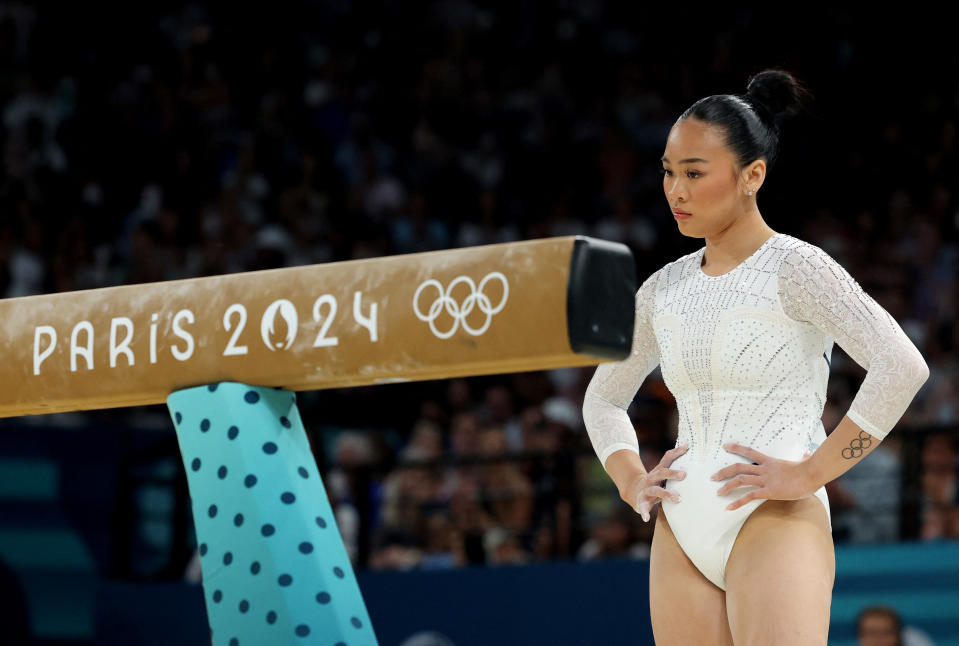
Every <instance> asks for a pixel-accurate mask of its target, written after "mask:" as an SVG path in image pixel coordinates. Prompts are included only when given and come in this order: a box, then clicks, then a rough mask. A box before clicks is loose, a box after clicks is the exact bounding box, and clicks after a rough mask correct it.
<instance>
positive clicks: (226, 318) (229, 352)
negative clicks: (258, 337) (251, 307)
mask: <svg viewBox="0 0 959 646" xmlns="http://www.w3.org/2000/svg"><path fill="white" fill-rule="evenodd" d="M234 313H236V314H239V315H240V322H239V323H238V324H237V326H236V331H234V332H233V336H231V337H230V342H229V343H227V344H226V350H224V351H223V356H224V357H231V356H236V355H239V354H246V353H247V352H248V351H249V348H248V347H246V346H245V345H237V344H236V342H237V341H238V340H239V338H240V334H241V333H242V332H243V328H244V327H245V326H246V308H245V307H243V306H242V305H240V304H239V303H234V304H233V305H230V307H229V308H227V310H226V314H224V315H223V327H225V328H226V331H227V332H229V331H230V328H231V327H233V324H232V323H230V319H231V318H233V314H234Z"/></svg>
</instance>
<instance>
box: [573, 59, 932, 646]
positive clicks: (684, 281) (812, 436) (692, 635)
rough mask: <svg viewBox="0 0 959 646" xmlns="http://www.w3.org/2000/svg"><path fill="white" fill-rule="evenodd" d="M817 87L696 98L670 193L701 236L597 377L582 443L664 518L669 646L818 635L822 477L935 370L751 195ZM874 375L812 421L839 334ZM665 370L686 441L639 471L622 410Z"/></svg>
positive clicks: (831, 567)
mask: <svg viewBox="0 0 959 646" xmlns="http://www.w3.org/2000/svg"><path fill="white" fill-rule="evenodd" d="M808 99H809V94H808V92H807V91H806V90H805V88H803V87H802V85H801V84H799V83H798V82H797V80H796V79H795V78H794V77H793V76H792V75H791V74H789V73H788V72H784V71H781V70H765V71H763V72H761V73H759V74H757V75H756V76H754V77H753V78H751V79H750V80H749V83H748V87H747V91H746V94H745V95H742V96H733V95H714V96H708V97H706V98H703V99H701V100H699V101H697V102H696V103H695V104H693V105H692V107H690V108H689V109H688V110H687V111H686V112H684V113H683V114H682V116H680V117H679V119H678V120H677V121H676V123H675V124H674V125H673V127H672V128H671V130H670V132H669V136H668V138H667V140H666V149H665V153H664V155H663V158H662V163H663V175H664V177H663V190H664V191H665V193H666V198H667V200H668V201H669V205H670V208H671V209H672V212H673V214H674V218H675V220H676V225H677V227H678V228H679V232H680V233H682V234H683V235H685V236H689V237H693V238H704V239H705V241H706V244H705V246H703V247H701V248H700V249H699V250H697V251H694V252H693V253H691V254H688V255H686V256H683V257H681V258H679V259H678V260H675V261H673V262H670V263H669V264H667V265H665V266H664V267H662V268H661V269H659V270H657V271H656V272H655V273H653V274H652V275H651V276H650V277H649V278H648V279H647V280H646V281H644V282H643V283H642V285H641V286H640V288H639V290H638V291H637V293H636V324H635V325H636V327H635V336H634V339H633V350H632V353H631V355H630V356H629V357H628V358H627V359H624V360H623V361H619V362H611V363H604V364H600V365H599V366H598V367H597V368H596V372H595V373H594V375H593V377H592V379H591V381H590V383H589V386H588V388H587V391H586V397H585V399H584V403H583V418H584V422H585V424H586V428H587V431H588V432H589V437H590V441H591V442H592V445H593V448H594V449H595V451H596V455H597V457H598V458H599V460H600V462H601V463H602V464H603V466H604V467H605V469H606V472H607V473H608V474H609V476H610V477H611V478H612V480H613V481H614V482H615V483H616V486H617V488H618V489H619V493H620V496H621V497H622V499H623V500H624V501H625V502H626V503H627V504H629V505H630V506H631V507H632V508H633V509H634V510H635V511H636V512H637V513H639V514H640V515H641V516H642V517H643V519H644V520H646V521H648V520H649V519H650V512H651V509H652V507H653V506H654V505H655V504H656V503H657V502H661V503H662V512H663V513H659V514H657V515H656V524H655V528H654V533H653V542H652V547H651V554H650V564H649V599H650V617H651V621H652V626H653V634H654V636H655V638H656V643H657V644H658V645H659V646H672V645H674V644H675V645H681V646H688V645H690V644H697V645H699V644H722V645H731V644H733V643H734V642H735V644H736V646H747V645H752V644H757V645H758V644H762V645H764V646H766V645H769V644H776V645H777V646H790V645H793V644H795V645H797V646H799V645H801V646H810V645H813V644H823V645H825V644H826V640H827V635H828V630H829V608H830V603H831V600H832V586H833V579H834V574H835V554H834V550H833V543H832V533H831V519H830V513H829V500H828V498H827V497H826V490H825V486H824V485H825V484H826V483H827V482H830V481H831V480H833V479H834V478H837V477H839V476H840V475H841V474H843V473H844V472H845V471H847V470H848V469H850V468H851V467H852V466H854V465H855V464H856V463H858V462H859V461H860V460H862V459H864V458H865V457H866V456H867V455H869V453H870V452H871V451H872V450H874V449H875V448H876V446H878V445H879V442H880V441H881V440H882V439H883V437H885V435H886V434H887V433H888V432H889V431H890V430H891V429H892V428H893V426H894V425H895V424H896V422H897V421H898V420H899V419H900V417H901V416H902V414H903V413H904V412H905V410H906V408H907V407H908V405H909V403H910V402H911V401H912V399H913V397H914V396H915V394H916V392H917V391H918V390H919V388H920V387H921V386H922V384H923V383H924V382H925V381H926V379H927V378H928V376H929V369H928V367H927V365H926V362H925V361H924V360H923V357H922V355H921V354H920V353H919V351H918V350H917V349H916V347H915V346H914V345H913V344H912V342H911V341H910V340H909V338H908V337H907V336H906V335H905V334H904V333H903V331H902V328H901V327H900V326H899V325H898V324H897V323H896V321H895V320H894V319H893V318H892V317H891V316H890V315H889V313H888V312H886V311H885V310H884V309H883V308H882V307H881V306H880V305H879V304H878V303H876V301H875V300H873V299H872V298H871V297H870V296H869V295H868V294H867V293H866V292H864V291H863V289H862V288H861V287H860V286H859V284H858V283H857V282H856V281H855V280H854V279H853V278H852V277H851V276H850V275H849V273H848V272H847V271H846V270H845V269H844V268H843V267H842V266H841V265H839V264H838V263H837V262H836V261H835V260H834V259H833V258H832V257H830V256H829V255H828V254H827V253H826V252H825V251H823V250H822V249H820V248H819V247H817V246H815V245H813V244H810V243H808V242H805V241H803V240H800V239H798V238H795V237H793V236H790V235H787V234H784V233H778V232H776V231H773V229H771V228H770V227H769V225H768V224H766V222H765V221H764V220H763V216H762V215H761V214H760V212H759V208H758V207H757V205H756V195H757V193H758V192H759V189H760V188H761V187H762V185H763V181H764V180H765V178H766V173H767V171H768V170H769V169H771V168H772V166H773V163H774V161H775V158H776V153H777V149H778V141H779V124H780V123H782V120H783V118H784V116H785V115H789V114H793V113H796V112H798V111H799V110H801V109H803V108H804V107H805V106H806V104H807V102H808ZM834 342H835V343H838V344H839V346H840V347H841V348H842V349H843V350H844V351H846V352H847V353H848V354H849V356H850V357H852V359H854V360H855V361H856V362H857V363H858V364H860V365H861V366H863V368H865V369H866V370H867V374H866V377H865V379H864V380H863V382H862V385H861V386H860V388H859V391H858V392H857V393H856V396H855V398H854V399H853V401H852V404H851V405H850V407H849V410H848V412H847V413H846V415H845V416H844V417H843V419H842V421H841V422H840V423H839V424H838V425H837V426H836V428H834V429H833V431H832V433H830V434H829V436H828V437H827V436H826V433H825V429H824V428H823V424H822V421H821V417H822V413H823V406H824V404H825V400H826V383H827V381H828V378H829V364H830V357H831V354H832V347H833V343H834ZM657 365H659V366H660V369H661V371H662V376H663V380H664V382H665V383H666V386H667V387H668V388H669V390H670V391H671V392H672V394H673V395H674V396H675V398H676V405H677V408H678V412H679V425H678V426H679V428H678V437H677V441H676V447H675V448H673V449H671V450H669V451H668V452H667V453H666V454H665V455H664V457H663V459H662V460H661V461H660V462H659V464H657V465H656V466H655V467H653V468H652V469H650V470H647V469H646V467H645V465H644V464H643V462H642V459H641V458H640V455H639V448H638V442H637V439H636V433H635V431H634V429H633V427H632V424H631V423H630V421H629V418H628V417H627V414H626V409H627V408H628V406H629V404H630V402H631V401H632V399H633V397H634V396H635V394H636V391H637V390H638V389H639V386H640V384H641V383H642V382H643V380H644V379H645V378H646V376H647V375H648V374H649V373H650V372H651V371H652V370H653V369H654V368H655V367H656V366H657Z"/></svg>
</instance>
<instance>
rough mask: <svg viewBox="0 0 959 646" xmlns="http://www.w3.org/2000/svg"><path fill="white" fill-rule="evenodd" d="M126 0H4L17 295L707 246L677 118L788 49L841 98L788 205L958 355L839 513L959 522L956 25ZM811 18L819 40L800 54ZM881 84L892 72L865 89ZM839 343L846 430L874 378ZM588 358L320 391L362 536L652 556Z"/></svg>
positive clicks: (851, 485) (1, 138)
mask: <svg viewBox="0 0 959 646" xmlns="http://www.w3.org/2000/svg"><path fill="white" fill-rule="evenodd" d="M619 4H622V3H619ZM111 11H112V12H113V13H112V14H111V17H110V19H108V20H107V19H101V18H100V17H98V16H97V15H95V12H91V11H90V10H89V8H87V7H86V6H84V5H82V4H73V5H67V6H63V5H55V6H54V5H50V6H40V7H37V6H34V5H32V4H25V3H16V2H12V3H4V4H3V5H0V109H2V115H0V116H2V128H0V296H3V297H6V298H14V297H19V296H27V295H31V294H40V293H50V292H59V291H67V290H78V289H87V288H95V287H103V286H111V285H120V284H130V283H140V282H149V281H162V280H171V279H178V278H187V277H194V276H205V275H215V274H222V273H228V272H238V271H249V270H257V269H267V268H275V267H284V266H294V265H302V264H311V263H323V262H330V261H340V260H351V259H359V258H367V257H374V256H384V255H392V254H405V253H414V252H423V251H430V250H437V249H446V248H453V247H462V246H470V245H480V244H489V243H497V242H507V241H513V240H525V239H531V238H542V237H548V236H559V235H570V234H585V235H591V236H595V237H599V238H603V239H607V240H615V241H619V242H623V243H625V244H627V245H629V247H630V248H631V249H632V250H633V253H634V256H635V258H636V264H637V274H638V275H639V277H640V278H642V277H644V276H647V275H649V274H650V273H651V272H652V271H654V270H655V269H657V268H659V267H661V266H662V265H663V264H665V263H666V262H668V261H670V260H673V259H675V258H677V257H678V256H680V255H683V254H685V253H688V252H690V251H692V250H694V249H696V248H698V247H699V246H701V244H702V241H701V240H692V239H686V238H684V237H683V236H682V235H680V234H679V233H678V232H677V231H676V230H675V224H674V222H673V220H672V217H671V216H670V214H669V211H668V208H667V204H666V201H665V199H664V198H663V195H662V185H661V178H660V175H659V172H658V171H659V167H660V164H659V162H658V158H659V156H660V155H661V154H662V148H663V145H664V141H665V136H666V133H667V132H668V130H669V127H670V125H671V124H672V123H673V121H674V120H675V118H676V117H677V116H678V115H679V114H680V113H681V112H682V111H683V110H684V109H685V108H686V107H688V105H690V104H691V103H692V102H693V101H695V100H696V99H698V98H700V97H701V96H704V95H706V94H711V93H741V92H743V91H744V90H745V83H746V80H747V78H748V75H749V74H750V73H754V72H756V71H759V69H762V68H763V67H766V66H770V65H786V66H787V67H789V69H791V70H792V71H794V72H795V73H796V74H797V75H798V76H799V77H800V78H801V79H803V80H804V81H805V82H806V83H807V85H809V86H810V88H811V89H812V90H813V92H814V94H815V95H816V96H817V97H818V99H819V104H818V106H819V107H818V112H817V113H816V114H814V115H811V116H809V117H807V118H806V119H805V120H798V121H797V122H796V123H795V124H793V125H791V126H790V127H791V128H792V130H788V129H787V130H786V133H785V135H784V140H783V151H782V155H781V161H780V162H779V163H778V165H777V166H776V167H775V168H773V169H772V172H771V173H770V176H769V181H768V182H767V185H765V186H764V187H763V191H762V193H761V194H760V196H759V206H760V209H761V210H762V212H763V214H764V217H765V218H766V220H767V222H769V224H770V225H771V226H772V227H773V228H774V229H777V230H780V231H783V232H786V233H789V234H792V235H796V236H798V237H801V238H803V239H805V240H808V241H810V242H812V243H814V244H817V245H819V246H821V247H823V248H824V249H825V250H826V251H827V252H829V253H830V254H831V255H833V256H834V257H835V258H836V259H837V260H839V261H840V262H841V263H842V264H843V266H844V267H846V268H847V269H848V270H849V271H850V273H851V274H852V275H853V276H854V277H855V278H857V280H859V282H860V283H861V284H862V285H863V287H864V288H865V289H866V291H867V292H869V293H870V294H871V295H872V296H873V297H874V298H876V300H877V301H879V302H880V304H882V305H883V306H884V307H885V308H886V309H887V310H888V311H889V312H890V313H891V314H892V315H893V317H894V318H895V319H896V320H897V321H899V322H900V324H901V325H902V326H903V328H904V330H905V331H906V333H907V334H908V335H909V336H910V338H912V340H913V341H914V342H915V343H916V345H917V347H919V349H920V350H921V351H922V353H923V355H924V357H925V358H926V360H927V362H928V363H929V366H930V368H931V371H932V374H931V377H930V379H929V381H928V382H927V383H926V384H925V385H924V387H923V389H922V390H921V391H920V393H919V395H918V396H917V399H916V401H915V402H914V404H913V405H912V406H911V407H910V409H909V411H907V413H906V415H905V417H904V418H903V420H902V422H901V424H900V426H901V427H903V428H905V427H908V428H915V427H930V426H932V427H942V430H941V431H938V432H931V433H928V434H925V435H923V438H924V439H923V441H922V442H921V443H920V444H921V449H920V450H921V457H920V463H921V465H922V469H921V473H920V474H918V475H916V474H910V473H906V472H905V471H904V468H903V465H904V463H905V462H904V452H905V451H906V450H907V449H908V447H912V446H915V445H916V443H915V442H911V443H910V442H907V441H905V440H904V439H903V438H902V437H901V436H900V435H899V434H897V433H896V432H893V433H892V434H890V436H889V437H888V438H887V439H886V440H885V441H884V442H883V443H882V445H881V446H880V447H879V449H877V450H876V451H875V452H874V453H873V454H872V455H871V456H870V457H869V459H868V460H866V461H864V462H863V463H862V464H861V465H859V466H857V468H856V469H854V470H852V471H850V472H849V473H848V474H847V475H846V476H844V477H843V478H840V479H839V480H837V481H836V482H834V483H832V484H831V485H830V486H829V493H830V498H831V500H832V501H833V513H834V528H835V530H836V532H837V536H838V537H841V538H843V539H845V540H850V541H866V540H894V539H896V538H898V537H900V536H901V533H902V527H903V522H904V519H903V518H902V517H901V514H900V510H901V509H903V508H905V506H906V503H908V502H909V501H906V500H903V499H902V496H903V495H904V493H903V491H904V487H903V482H905V481H906V480H904V479H908V478H913V477H915V478H917V482H918V483H919V485H920V489H921V491H920V496H919V499H918V500H916V501H913V502H915V503H916V504H917V505H919V509H918V512H917V513H918V515H919V518H920V527H919V528H918V534H919V535H920V536H921V537H922V538H923V539H924V540H936V539H942V538H959V506H957V502H959V501H957V490H959V485H957V469H959V461H957V444H959V442H957V440H959V435H957V433H956V432H955V431H953V430H949V429H950V425H954V424H955V423H956V420H957V415H959V392H957V389H956V383H957V382H956V378H957V376H959V361H957V359H959V351H957V350H959V325H957V320H956V319H957V316H959V312H957V308H956V305H955V303H956V302H957V300H959V299H957V296H959V272H957V271H956V270H957V263H959V246H957V240H959V204H957V186H956V181H955V180H956V177H959V155H957V142H956V138H957V132H956V129H957V116H959V114H957V113H959V109H957V108H959V58H957V55H956V54H955V52H953V51H950V50H948V49H946V48H945V44H946V41H942V43H941V44H942V47H943V49H942V51H941V52H938V53H936V52H934V54H937V55H934V56H929V58H930V59H931V60H934V61H936V63H935V64H936V65H939V66H941V70H939V69H937V70H936V71H937V74H936V78H937V82H936V83H926V82H923V80H922V78H921V77H916V76H915V75H912V73H911V72H908V74H907V71H906V70H910V69H911V67H910V65H909V64H907V63H908V62H909V61H911V60H912V59H911V58H910V57H909V56H910V54H908V53H905V52H899V51H895V48H892V47H889V46H888V43H887V42H886V41H885V40H884V39H880V34H881V30H875V31H874V32H866V31H863V32H862V33H854V31H853V29H854V26H855V23H856V19H855V16H853V15H852V14H850V15H845V14H843V13H841V10H839V9H833V10H831V11H832V13H831V14H830V15H829V20H820V18H821V16H817V17H813V16H809V17H803V16H797V17H796V18H795V20H796V21H797V25H796V30H795V31H796V33H797V34H798V35H797V36H792V35H787V34H783V33H782V30H781V28H780V25H778V24H773V23H766V22H763V19H762V18H761V17H760V16H758V15H754V14H753V13H752V12H751V11H749V10H747V9H731V8H728V7H723V8H721V9H720V10H719V13H717V14H716V15H714V16H712V15H711V16H702V15H700V16H697V21H698V24H710V25H714V26H715V30H714V31H713V32H712V33H709V34H705V35H704V34H697V36H696V38H693V39H690V40H685V39H682V38H678V37H677V32H676V31H675V30H671V29H664V28H663V25H667V24H675V21H676V20H678V19H681V18H682V16H683V15H685V13H684V12H686V11H688V9H682V10H680V12H679V14H678V16H679V17H678V18H677V17H676V14H674V8H672V7H670V8H668V11H667V9H666V8H659V7H646V6H643V7H642V8H641V9H640V8H639V7H626V6H616V3H607V2H594V1H586V0H566V1H562V2H555V3H537V2H520V3H517V4H516V5H515V7H513V8H511V9H510V10H509V11H496V12H493V11H491V10H489V9H487V8H484V7H483V6H481V4H479V3H474V2H471V1H470V0H444V1H439V2H379V3H350V2H343V1H329V2H308V3H303V4H300V5H298V6H297V7H293V8H285V9H284V10H283V11H282V12H280V11H277V12H275V13H271V14H270V15H269V16H266V17H265V16H264V15H263V9H262V8H255V9H254V8H247V7H243V6H240V5H236V4H234V5H230V6H228V7H227V6H223V7H215V6H209V7H206V6H203V5H200V4H189V3H187V4H174V5H165V4H159V3H157V4H154V3H145V4H143V5H141V4H140V3H138V4H137V5H136V6H132V5H131V6H129V7H126V8H115V9H113V10H111ZM805 21H810V22H809V23H808V24H806V22H805ZM812 21H815V22H812ZM118 25H122V28H118ZM804 26H805V27H808V29H806V28H804ZM812 30H814V32H815V33H816V34H817V47H816V51H815V53H814V54H812V53H810V52H808V51H806V53H805V54H804V56H803V57H802V58H798V57H797V54H796V52H798V51H799V48H800V47H801V44H800V40H799V39H800V38H802V39H805V38H806V37H807V35H808V33H813V31H812ZM794 38H795V39H796V40H793V39H794ZM932 41H933V42H932V43H931V44H930V46H935V42H934V41H935V39H932ZM758 51H764V52H775V55H773V54H769V55H768V58H767V59H762V57H759V56H757V55H756V52H758ZM926 54H928V53H923V55H926ZM939 54H941V55H939ZM913 55H915V56H918V54H913ZM759 59H762V60H763V61H768V62H757V61H759ZM917 60H918V59H917ZM887 63H889V64H887ZM893 63H894V64H893ZM896 70H904V71H902V72H901V76H897V77H891V78H890V77H889V76H888V75H889V74H894V73H896ZM877 87H886V88H894V89H893V90H890V91H888V92H887V93H886V94H884V95H883V96H882V100H881V101H880V102H878V103H877V102H875V101H874V100H866V99H865V98H863V97H867V96H868V97H872V96H875V92H876V88H877ZM834 357H835V360H834V362H833V364H832V375H831V378H830V389H829V393H828V403H827V404H826V410H825V412H824V416H823V419H824V424H825V426H826V429H827V432H828V431H829V430H831V429H832V428H834V427H835V425H836V424H837V423H838V422H839V420H840V419H841V418H842V416H843V414H844V413H845V411H846V410H847V409H848V407H849V404H850V403H851V401H852V398H853V397H854V396H855V393H856V389H857V387H858V383H859V381H860V380H861V378H862V375H863V374H864V371H863V369H862V368H861V367H860V366H858V365H857V364H855V363H854V362H853V361H851V360H850V359H848V357H846V356H845V355H844V353H843V352H842V351H841V349H839V348H838V347H837V348H836V349H835V351H834ZM592 370H593V369H592V368H587V369H566V370H556V371H548V372H537V373H523V374H517V375H506V376H500V377H490V378H482V379H480V378H476V379H456V380H450V381H449V382H442V383H434V382H430V383H421V384H405V385H403V386H402V387H401V386H396V387H393V386H389V387H386V386H378V387H374V388H357V389H350V390H342V391H330V392H324V393H322V394H317V395H315V396H304V397H302V398H301V408H302V410H303V417H304V419H306V420H308V422H309V421H310V420H316V421H317V423H321V422H322V423H323V424H329V425H331V427H336V428H338V429H339V430H338V431H336V432H332V431H331V432H329V433H324V434H323V437H322V438H321V439H320V440H319V441H317V442H315V443H316V444H317V446H316V448H317V452H318V457H319V459H320V462H321V466H322V467H324V472H325V476H326V478H327V480H328V482H329V489H330V493H331V496H332V497H333V502H334V505H335V507H336V509H337V520H338V522H339V524H340V528H341V531H342V532H343V534H344V537H345V539H346V540H347V543H348V547H349V548H350V550H351V554H353V555H354V556H355V557H356V558H359V556H360V555H361V554H362V557H363V558H362V559H360V560H362V561H363V562H365V563H368V565H369V566H370V567H375V568H409V567H436V568H442V567H456V566H461V565H465V564H470V563H521V562H528V561H534V560H541V559H550V558H582V559H593V558H602V557H608V556H624V557H631V556H632V557H642V556H643V555H645V554H646V553H648V544H649V540H650V534H651V525H647V524H644V523H642V522H641V521H639V522H638V520H639V519H638V516H636V515H635V514H634V513H632V512H631V511H630V510H629V508H628V507H626V506H625V505H624V504H623V503H622V502H621V501H619V499H618V496H617V495H616V491H615V488H613V486H612V483H611V482H610V481H609V478H608V477H607V476H606V474H605V472H604V471H603V469H602V466H601V465H600V464H599V463H598V461H597V460H596V458H595V455H594V454H592V452H591V448H590V446H589V443H588V439H587V437H586V434H585V432H584V429H583V426H582V416H581V405H582V397H583V393H584V390H585V386H586V384H587V383H588V380H589V377H590V376H591V374H592ZM371 403H373V405H370V404H371ZM131 414H133V413H131V412H129V411H124V410H115V411H101V412H98V413H90V414H88V415H89V419H92V420H100V419H106V418H110V419H117V418H120V419H122V418H123V416H124V415H131ZM630 415H631V418H632V419H633V421H634V422H635V425H636V429H637V433H638V435H639V438H640V442H641V448H642V456H643V460H644V462H645V463H646V464H647V465H654V464H656V463H657V462H658V460H659V457H660V456H661V454H662V452H663V451H664V450H666V449H668V448H669V447H670V446H671V442H672V441H673V437H674V436H673V433H674V429H675V427H676V420H675V405H674V403H673V401H672V398H671V395H670V393H669V392H668V390H667V389H666V388H665V386H664V384H663V382H662V379H661V376H660V375H659V373H658V370H657V371H655V372H654V373H653V374H652V375H650V377H649V378H648V379H647V381H646V382H645V383H644V384H643V386H642V388H641V389H640V392H639V393H638V394H637V397H636V400H635V402H634V404H633V406H632V407H631V408H630ZM951 428H954V426H952V427H951ZM318 436H319V434H318V435H317V436H315V437H318ZM907 439H908V438H907ZM504 457H505V458H510V459H508V460H500V459H499V458H504ZM364 532H365V533H364ZM361 536H365V538H366V540H367V544H366V545H365V546H364V544H363V542H362V541H361Z"/></svg>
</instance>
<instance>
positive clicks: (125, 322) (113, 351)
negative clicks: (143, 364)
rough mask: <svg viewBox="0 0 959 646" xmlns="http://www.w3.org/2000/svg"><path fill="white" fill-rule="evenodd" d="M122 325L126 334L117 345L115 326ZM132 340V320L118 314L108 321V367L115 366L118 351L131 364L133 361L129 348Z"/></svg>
mask: <svg viewBox="0 0 959 646" xmlns="http://www.w3.org/2000/svg"><path fill="white" fill-rule="evenodd" d="M121 326H122V327H124V328H125V329H126V331H127V333H126V336H125V337H124V338H123V341H121V342H120V345H117V328H119V327H121ZM132 340H133V321H131V320H130V319H128V318H127V317H125V316H118V317H116V318H114V319H112V320H111V321H110V367H111V368H116V367H117V357H118V356H119V355H120V353H123V354H124V355H126V358H127V361H129V365H131V366H132V365H133V364H134V363H136V362H135V360H134V358H133V351H131V350H130V341H132Z"/></svg>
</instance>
